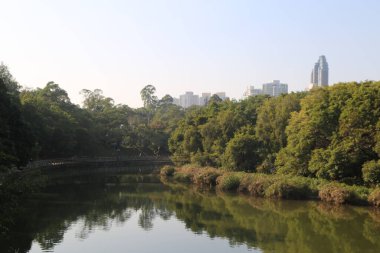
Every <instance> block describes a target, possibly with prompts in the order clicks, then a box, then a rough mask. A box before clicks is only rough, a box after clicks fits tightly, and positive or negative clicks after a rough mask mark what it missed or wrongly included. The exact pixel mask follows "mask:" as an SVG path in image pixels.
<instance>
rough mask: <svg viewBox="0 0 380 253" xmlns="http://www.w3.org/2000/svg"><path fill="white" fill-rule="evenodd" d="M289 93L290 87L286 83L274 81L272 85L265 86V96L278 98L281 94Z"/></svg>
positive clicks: (265, 84)
mask: <svg viewBox="0 0 380 253" xmlns="http://www.w3.org/2000/svg"><path fill="white" fill-rule="evenodd" d="M287 93H288V85H287V84H286V83H280V80H273V82H271V83H264V84H263V94H266V95H269V96H272V97H277V96H279V95H281V94H287Z"/></svg>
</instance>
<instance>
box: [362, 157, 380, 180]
mask: <svg viewBox="0 0 380 253" xmlns="http://www.w3.org/2000/svg"><path fill="white" fill-rule="evenodd" d="M362 173H363V180H364V182H366V183H367V184H369V185H379V184H380V160H379V161H377V162H376V161H369V162H366V163H365V164H364V165H363V167H362Z"/></svg>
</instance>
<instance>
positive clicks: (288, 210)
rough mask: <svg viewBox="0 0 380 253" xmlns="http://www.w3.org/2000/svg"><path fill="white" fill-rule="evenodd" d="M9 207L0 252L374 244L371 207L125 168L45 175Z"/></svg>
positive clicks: (378, 241) (379, 241)
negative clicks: (225, 189)
mask: <svg viewBox="0 0 380 253" xmlns="http://www.w3.org/2000/svg"><path fill="white" fill-rule="evenodd" d="M15 215H16V214H15ZM15 217H16V218H15V220H14V222H13V225H12V227H9V228H8V231H7V233H6V234H5V235H4V234H3V235H0V252H33V253H34V252H109V253H112V252H207V253H210V252H289V253H290V252H291V253H295V252H324V253H329V252H336V253H338V252H339V253H341V252H380V212H377V211H376V210H374V209H371V208H359V207H335V206H329V205H325V204H322V203H319V202H304V201H269V200H263V199H254V198H248V197H246V196H238V195H228V194H222V193H212V192H205V191H203V192H202V191H199V190H196V189H193V188H191V187H186V186H183V185H178V184H171V183H168V182H165V183H162V182H161V181H160V179H159V178H158V177H157V176H156V175H146V174H145V175H143V174H127V173H125V172H123V171H117V172H111V171H110V170H107V171H104V172H103V173H99V171H98V172H97V173H92V174H87V173H85V174H83V173H82V174H81V173H77V174H76V173H71V174H67V175H62V174H61V175H59V176H57V175H49V179H48V185H47V186H46V187H44V188H43V189H42V190H41V192H40V193H36V194H33V195H32V196H31V197H29V198H28V200H27V201H25V202H24V203H23V204H22V205H21V206H20V207H19V208H18V212H17V216H15Z"/></svg>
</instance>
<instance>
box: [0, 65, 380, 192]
mask: <svg viewBox="0 0 380 253" xmlns="http://www.w3.org/2000/svg"><path fill="white" fill-rule="evenodd" d="M155 92H156V90H155V87H154V86H152V85H148V86H146V87H145V88H144V89H143V90H142V91H141V98H142V100H143V102H144V107H142V108H137V109H133V108H130V107H128V106H127V105H121V104H115V103H114V101H113V100H112V98H109V97H105V96H104V95H103V94H102V91H101V90H98V89H96V90H93V91H91V90H82V92H81V93H82V95H83V99H84V100H83V105H82V106H79V105H75V104H73V103H72V102H71V101H70V98H69V97H68V95H67V92H66V91H65V90H63V89H62V88H60V87H59V85H58V84H56V83H54V82H49V83H48V84H47V85H46V86H45V87H44V88H37V89H32V90H29V89H22V88H21V86H20V85H19V84H18V83H17V82H16V81H15V79H14V78H13V77H12V75H11V74H10V73H9V71H8V69H7V67H6V66H5V65H1V66H0V96H1V99H0V110H1V112H0V120H1V125H0V127H1V131H0V164H1V165H0V166H1V170H3V171H6V170H7V169H9V168H12V167H20V166H23V165H25V164H27V162H28V161H30V160H31V159H34V160H35V159H46V158H58V157H72V156H105V155H116V154H117V155H141V154H148V155H156V156H158V155H171V157H172V160H173V161H174V162H175V163H177V164H187V163H192V164H196V165H198V166H213V167H217V168H224V169H226V170H231V171H249V172H262V173H268V174H290V175H298V176H306V177H315V178H322V179H327V180H338V181H343V182H348V183H357V184H367V185H371V186H374V185H377V184H379V183H380V161H379V156H380V82H373V81H365V82H361V83H356V82H352V83H338V84H335V85H333V86H330V87H326V88H317V89H313V90H311V91H309V92H298V93H291V94H287V95H282V96H279V97H268V96H253V97H249V98H247V99H244V100H241V101H235V100H231V101H230V100H226V101H222V100H221V99H219V98H218V97H217V96H213V97H212V98H211V99H210V101H209V102H208V104H207V105H206V106H204V107H197V106H194V107H191V108H188V109H186V110H185V109H182V108H180V107H179V106H176V105H174V104H173V98H172V97H171V96H170V95H166V96H164V97H163V98H161V99H159V98H157V96H156V95H155Z"/></svg>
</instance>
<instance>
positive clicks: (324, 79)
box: [310, 55, 329, 88]
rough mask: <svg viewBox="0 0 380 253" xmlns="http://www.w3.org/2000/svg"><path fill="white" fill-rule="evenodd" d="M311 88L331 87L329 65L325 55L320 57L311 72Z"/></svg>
mask: <svg viewBox="0 0 380 253" xmlns="http://www.w3.org/2000/svg"><path fill="white" fill-rule="evenodd" d="M310 83H311V85H310V86H311V88H313V87H324V86H328V85H329V65H328V63H327V61H326V57H325V56H324V55H321V56H319V60H318V62H317V63H315V65H314V68H313V70H312V72H311V80H310Z"/></svg>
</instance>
